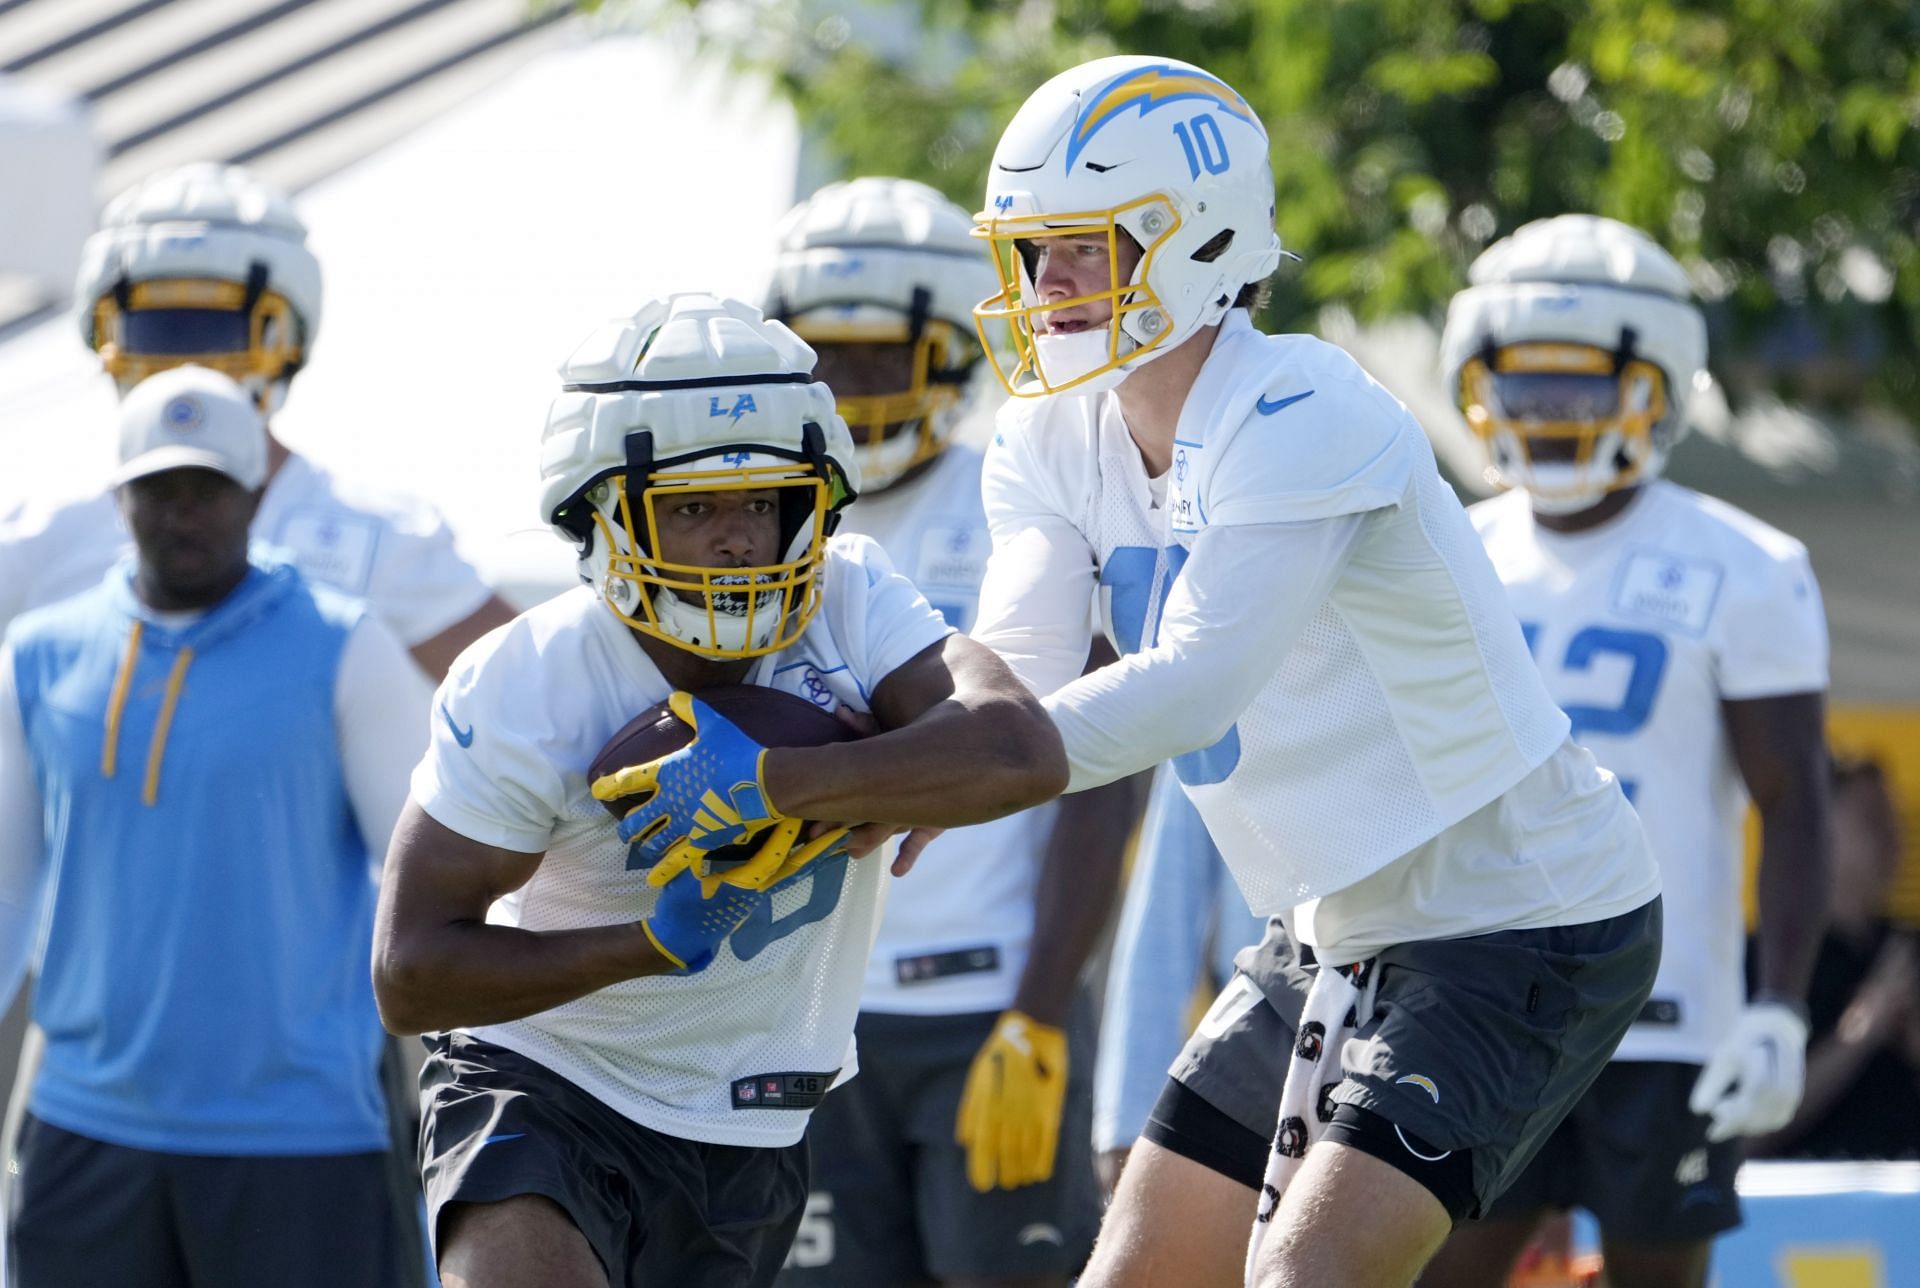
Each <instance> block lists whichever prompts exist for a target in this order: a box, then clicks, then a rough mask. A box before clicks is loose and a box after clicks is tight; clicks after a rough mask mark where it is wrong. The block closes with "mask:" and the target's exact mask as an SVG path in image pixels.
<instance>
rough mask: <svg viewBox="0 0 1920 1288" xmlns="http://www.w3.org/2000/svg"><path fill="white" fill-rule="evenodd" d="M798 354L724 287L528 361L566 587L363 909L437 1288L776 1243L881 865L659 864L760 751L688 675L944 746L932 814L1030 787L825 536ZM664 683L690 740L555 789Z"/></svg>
mask: <svg viewBox="0 0 1920 1288" xmlns="http://www.w3.org/2000/svg"><path fill="white" fill-rule="evenodd" d="M812 366H813V352H812V350H810V349H809V348H808V347H807V346H806V345H805V344H804V343H803V342H801V341H800V340H799V339H798V338H796V337H795V336H794V335H793V333H792V332H790V331H789V330H787V328H786V327H784V326H782V325H780V324H779V323H777V322H769V321H765V320H763V319H762V317H761V315H760V313H759V311H758V310H757V309H755V308H753V307H752V306H750V305H746V304H741V303H738V302H735V301H732V300H721V299H716V298H714V297H711V296H705V295H678V296H673V297H671V298H669V299H668V300H666V301H664V302H660V303H653V304H649V305H647V306H646V307H645V308H643V309H641V310H640V311H639V312H638V313H636V314H635V315H634V316H633V317H632V318H630V319H623V320H621V321H619V322H615V323H611V324H609V325H607V326H605V327H603V328H601V329H600V330H599V331H597V332H596V333H595V334H594V335H593V336H592V338H590V339H589V340H588V341H587V342H586V343H585V344H583V345H582V346H581V347H580V348H579V349H578V350H577V351H576V352H575V353H574V355H573V356H572V357H571V358H570V359H568V361H567V363H566V364H565V366H564V367H563V368H562V381H563V388H562V392H561V393H560V394H559V396H558V397H556V398H555V399H554V402H553V405H552V408H551V410H550V412H549V414H548V417H547V425H546V432H545V435H544V438H543V440H542V444H541V458H540V473H541V514H542V517H543V518H544V519H545V520H546V521H547V522H548V523H549V524H550V525H552V527H553V528H554V530H555V532H556V533H558V534H559V535H560V536H561V537H562V538H563V539H564V540H566V541H567V542H568V543H569V544H570V545H572V546H573V547H574V548H575V549H576V550H577V551H578V552H579V554H580V559H581V574H582V579H583V580H584V581H585V582H586V583H587V584H586V585H584V586H582V587H580V588H577V589H576V590H574V591H572V592H571V593H568V594H565V595H561V596H559V597H558V598H555V599H553V600H550V601H548V602H547V603H545V604H542V605H540V606H539V607H537V608H534V609H532V610H530V611H528V612H527V613H524V614H522V615H521V616H520V617H518V618H516V619H515V620H514V621H513V622H512V623H511V624H509V625H507V626H505V627H503V628H501V629H500V630H497V631H494V632H492V633H491V634H489V635H488V636H487V637H486V638H484V639H483V640H481V641H480V642H479V643H478V644H476V645H475V646H474V647H472V648H471V649H469V650H467V652H466V653H465V654H464V655H463V656H462V657H461V659H460V661H459V662H458V664H457V665H456V666H455V668H454V670H453V672H452V673H451V674H450V675H449V676H448V677H447V679H446V681H445V682H444V683H443V684H442V685H441V687H440V692H439V695H438V700H437V704H436V709H435V715H434V720H433V739H432V743H431V745H430V747H429V749H428V752H427V755H426V758H425V759H424V760H423V761H422V762H421V763H420V765H419V767H418V768H417V769H416V770H415V772H414V777H413V788H412V800H411V802H410V803H409V805H408V807H407V810H406V812H405V814H404V815H403V817H402V819H401V822H400V825H399V828H398V829H397V833H396V839H395V842H394V848H393V850H392V852H391V854H390V855H389V857H388V860H387V867H386V872H385V881H384V885H383V889H382V897H381V917H380V923H379V926H378V928H377V930H376V946H375V958H374V960H375V965H374V982H375V992H376V995H377V996H378V998H379V1001H380V1004H381V1009H382V1014H383V1016H384V1017H385V1019H386V1021H387V1023H388V1025H389V1027H391V1028H393V1029H394V1030H396V1031H402V1032H409V1033H417V1032H423V1031H424V1032H430V1033H433V1034H434V1037H433V1038H432V1039H431V1042H430V1045H431V1048H432V1053H431V1055H430V1056H429V1059H428V1063H427V1067H426V1070H425V1072H424V1074H423V1083H422V1085H423V1086H424V1088H425V1104H426V1127H425V1133H424V1139H425V1141H426V1142H427V1143H426V1145H425V1147H424V1151H423V1172H424V1182H425V1188H426V1195H427V1202H428V1206H429V1209H430V1213H431V1221H432V1229H433V1231H434V1235H435V1243H436V1248H437V1250H438V1256H439V1264H440V1269H441V1272H442V1274H443V1276H444V1277H445V1278H446V1280H447V1282H449V1283H460V1284H464V1285H468V1286H469V1288H491V1286H495V1285H501V1286H504V1285H524V1284H536V1283H537V1284H541V1285H543V1286H551V1288H586V1286H588V1285H592V1286H594V1288H604V1285H607V1284H609V1283H611V1284H614V1285H621V1286H627V1288H638V1285H642V1284H646V1285H657V1284H710V1283H711V1284H719V1283H726V1284H740V1285H765V1284H768V1283H770V1282H771V1281H772V1279H773V1276H774V1275H775V1273H776V1272H777V1271H778V1270H779V1267H780V1264H781V1261H782V1259H783V1258H784V1257H785V1255H786V1253H787V1249H788V1246H789V1244H790V1243H791V1242H792V1240H793V1237H794V1233H795V1230H796V1228H797V1227H798V1225H799V1223H800V1220H801V1216H802V1212H803V1210H804V1208H805V1205H806V1200H807V1165H806V1153H805V1146H804V1145H802V1144H801V1137H802V1133H803V1131H804V1129H805V1127H806V1122H807V1111H809V1110H811V1109H812V1108H813V1107H814V1106H815V1105H816V1104H818V1103H819V1101H820V1099H821V1098H822V1096H824V1095H825V1094H826V1092H827V1089H828V1088H829V1087H830V1086H832V1085H833V1084H834V1082H835V1080H836V1078H839V1077H843V1076H851V1075H852V1073H853V1071H854V1067H855V1065H854V1060H853V1050H852V1045H851V1038H852V1034H853V1022H854V1016H855V1013H856V1011H857V1009H858V1004H859V995H860V984H861V979H862V977H863V975H864V973H865V970H866V961H867V955H868V949H869V947H870V946H871V944H872V939H873V927H874V922H875V921H876V919H877V918H878V916H879V913H880V907H881V902H882V900H881V886H882V883H883V881H884V880H885V877H886V872H885V868H884V867H883V866H882V865H881V864H880V863H878V862H855V861H853V860H852V859H851V858H850V849H855V850H857V849H858V848H859V843H858V842H848V843H845V844H843V843H842V842H841V838H842V837H843V836H844V831H843V830H841V829H829V830H824V831H821V832H819V833H817V834H815V835H813V836H812V837H811V839H809V840H806V841H804V842H803V841H802V840H801V839H800V838H799V837H798V835H797V833H798V826H797V825H795V827H793V828H791V829H788V830H787V831H785V832H783V833H780V834H779V845H778V847H777V848H776V847H775V846H773V845H762V846H761V847H760V852H759V854H758V856H757V857H756V859H755V861H754V862H751V863H748V864H746V865H745V866H743V867H740V868H737V869H735V870H733V871H732V872H730V873H726V874H716V873H709V872H708V871H706V868H705V865H704V864H702V865H701V867H700V869H699V870H698V871H697V872H688V871H685V870H684V865H669V864H666V863H663V862H661V860H662V858H663V856H664V854H665V852H666V849H667V848H668V847H667V841H668V840H670V839H672V838H673V837H677V836H678V835H679V834H680V833H681V832H684V831H685V829H686V827H687V823H688V820H689V819H690V818H692V817H696V816H697V817H703V818H705V819H707V820H708V821H709V822H710V823H712V822H716V821H717V819H718V818H720V817H722V816H724V817H727V818H732V819H734V820H735V823H734V824H733V825H732V827H733V830H732V833H731V835H732V836H733V837H734V840H735V841H739V840H741V839H744V838H746V837H747V835H748V828H746V827H745V826H743V825H742V824H741V821H740V820H741V819H742V817H743V816H745V815H748V814H750V813H751V808H750V804H749V801H748V798H749V797H750V796H751V795H752V794H753V793H754V791H755V790H756V788H755V786H754V784H755V783H756V781H757V779H758V777H759V774H760V769H761V764H760V762H761V761H762V760H763V759H764V753H761V754H758V755H756V754H751V753H749V752H748V751H747V750H746V749H747V748H748V747H750V745H751V744H749V743H748V741H747V740H746V738H745V735H744V734H741V733H740V731H739V730H738V729H737V728H736V727H735V726H734V725H732V723H731V722H730V721H728V720H726V719H724V718H723V717H721V716H720V715H719V714H717V713H716V712H715V711H714V710H713V709H712V708H711V707H709V706H707V705H706V704H705V703H703V702H702V701H701V700H700V694H701V691H703V690H705V689H709V688H712V687H715V686H724V685H737V684H744V683H751V684H759V685H765V686H768V687H770V688H773V689H777V690H780V691H782V692H785V693H788V694H793V695H797V696H799V697H803V698H805V699H807V700H808V701H810V702H813V703H815V704H816V705H817V706H820V707H822V708H823V709H826V710H829V711H834V712H836V713H839V712H846V713H857V714H849V716H848V717H847V718H848V719H849V720H851V721H854V722H856V723H869V724H875V725H877V726H878V727H879V728H881V729H899V730H902V731H905V730H917V731H922V732H924V733H925V734H926V736H928V737H930V738H931V739H932V740H933V741H935V742H937V743H939V744H942V745H946V746H950V747H951V748H952V750H953V752H954V754H955V755H956V756H957V757H958V758H959V759H958V761H957V763H961V764H966V765H969V766H973V767H974V769H973V771H972V772H971V773H969V774H967V775H965V776H961V777H957V778H956V779H955V780H954V781H953V782H952V783H951V784H950V786H951V787H952V790H953V795H954V799H955V802H956V804H957V805H958V806H959V807H960V808H968V809H980V808H982V802H983V801H991V802H995V803H1000V802H1006V803H1009V804H1014V805H1018V806H1025V805H1028V804H1032V803H1034V802H1035V801H1036V800H1037V799H1038V798H1039V797H1041V796H1045V795H1048V794H1051V792H1053V791H1057V790H1058V788H1059V785H1060V783H1061V781H1062V780H1063V778H1064V767H1063V766H1062V765H1061V762H1060V747H1059V740H1058V738H1057V736H1056V735H1055V734H1054V733H1053V730H1052V726H1051V725H1050V724H1049V723H1048V721H1047V719H1046V717H1045V715H1044V714H1043V713H1042V712H1041V711H1040V709H1039V706H1038V704H1037V703H1036V702H1035V701H1034V700H1033V698H1032V697H1031V696H1030V695H1029V694H1027V693H1026V692H1025V691H1024V690H1023V689H1022V688H1021V687H1020V685H1019V683H1018V682H1017V681H1016V680H1015V679H1014V678H1013V677H1012V675H1011V674H1010V673H1009V672H1008V670H1007V669H1006V668H1005V667H1004V666H1003V665H1002V664H1001V663H1000V662H999V661H998V660H997V659H995V658H994V656H993V655H992V654H991V653H990V652H988V651H987V650H986V649H984V648H982V647H981V646H979V645H977V644H974V643H972V642H971V641H969V640H967V639H966V638H965V637H963V636H959V635H956V634H954V633H953V631H952V628H951V627H949V626H948V625H947V623H946V621H945V620H944V619H943V618H942V617H941V615H940V614H939V613H938V612H937V611H935V610H934V609H933V608H932V607H931V606H929V605H928V603H927V601H926V600H925V599H924V598H922V597H921V596H920V594H919V593H918V592H917V591H916V590H915V589H914V588H913V586H912V584H911V583H909V582H908V581H907V580H906V579H905V578H903V577H901V576H900V575H898V574H897V573H895V572H893V571H892V569H891V568H890V567H889V566H888V564H887V561H886V557H885V555H884V554H882V553H881V551H880V550H879V548H878V547H877V546H875V545H874V544H873V543H872V542H870V541H867V540H865V539H863V538H858V537H839V538H834V539H832V540H829V537H830V536H831V534H832V533H833V531H834V528H835V527H836V525H837V523H838V520H839V516H840V511H841V510H842V508H843V507H844V506H845V505H846V504H847V503H848V502H849V501H851V500H852V499H853V497H854V494H855V492H856V491H857V489H858V487H859V472H858V467H857V466H856V465H855V463H854V460H853V442H852V439H851V438H850V437H849V436H848V433H847V429H846V426H845V424H844V423H843V422H842V421H841V419H840V418H839V416H838V415H836V414H835V412H834V407H833V396H832V394H830V393H829V392H828V390H827V387H826V386H825V385H822V384H819V383H817V382H815V381H813V379H812V377H811V376H810V374H809V372H810V370H811V368H812ZM663 700H671V701H672V702H673V704H674V709H675V710H676V711H677V712H678V713H679V714H680V715H681V717H682V719H684V720H686V721H687V722H688V723H690V724H693V725H694V726H695V728H696V729H697V730H698V735H699V739H698V742H697V743H696V744H694V745H693V746H692V747H689V748H688V749H686V750H685V751H683V752H680V753H676V754H675V755H673V756H670V757H667V758H666V759H665V760H662V761H660V762H657V763H656V764H654V765H649V766H636V767H632V768H631V769H622V770H618V771H616V772H614V773H612V774H609V775H607V776H605V777H603V778H601V779H599V780H597V781H594V782H589V781H588V777H587V773H588V769H589V767H590V766H591V765H592V764H593V762H594V760H595V757H596V755H597V754H598V753H599V751H600V750H601V748H602V747H603V746H604V745H605V744H606V743H607V742H608V741H609V739H610V738H611V737H612V735H613V734H614V733H615V732H616V731H618V730H619V729H620V728H621V727H622V726H623V725H625V724H626V723H627V721H628V720H629V719H630V718H631V717H633V716H634V715H635V714H637V713H640V712H643V711H646V710H648V709H650V708H652V707H654V706H656V705H657V704H659V703H660V702H662V701H663ZM882 736H887V735H882ZM845 745H847V746H857V745H859V744H858V743H857V742H855V743H848V744H845ZM751 751H752V753H759V752H760V749H759V748H757V747H753V748H752V749H751ZM989 761H993V762H994V763H992V764H989V763H987V762H989ZM720 785H730V786H720ZM630 797H631V798H632V799H634V800H638V801H641V802H643V803H644V804H645V805H646V806H647V807H648V808H649V809H651V810H652V811H654V816H656V817H657V816H662V815H663V812H664V816H665V817H667V818H668V820H669V826H668V828H667V829H666V831H667V832H669V833H671V834H672V835H671V836H668V837H662V836H660V835H658V834H657V833H656V831H655V830H654V829H653V828H652V827H650V826H649V825H648V820H647V819H646V818H637V816H638V815H640V814H641V811H639V810H635V811H632V812H629V813H628V815H627V817H626V819H625V821H624V822H621V823H620V824H619V825H618V826H617V827H616V825H615V823H614V822H613V821H612V820H610V819H609V817H608V815H607V813H606V808H605V806H603V804H602V800H611V801H616V802H625V801H626V800H627V799H628V798H630ZM868 835H869V836H871V835H872V833H871V832H870V833H869V834H868ZM630 842H631V846H630V845H629V843H630ZM866 843H867V844H870V843H871V842H870V841H868V842H866ZM763 860H764V862H763ZM703 878H704V879H703Z"/></svg>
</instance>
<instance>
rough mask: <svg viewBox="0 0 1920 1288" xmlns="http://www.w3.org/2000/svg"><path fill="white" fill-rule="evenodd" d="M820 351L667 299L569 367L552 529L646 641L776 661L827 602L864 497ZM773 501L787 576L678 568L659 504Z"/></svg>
mask: <svg viewBox="0 0 1920 1288" xmlns="http://www.w3.org/2000/svg"><path fill="white" fill-rule="evenodd" d="M812 370H813V350H811V349H809V348H808V347H807V346H806V344H805V343H804V342H803V341H801V340H800V338H799V337H797V336H796V335H794V334H793V332H791V331H789V330H788V329H787V328H786V327H785V326H783V325H781V324H780V323H778V322H769V321H767V320H765V319H764V318H762V317H761V315H760V310H758V309H756V308H754V307H753V306H752V305H750V304H742V303H740V302H739V301H737V300H723V299H717V298H715V297H713V296H711V295H697V294H685V295H671V296H668V297H667V298H666V299H665V300H664V301H656V302H653V303H650V304H648V305H646V307H644V308H642V309H641V310H640V311H639V312H638V313H636V314H634V315H633V316H632V317H631V318H623V319H619V320H617V321H613V322H609V323H607V324H606V325H605V326H603V327H601V328H600V329H599V330H598V331H596V332H594V334H593V335H592V336H591V337H589V338H588V339H587V341H586V343H585V344H582V345H581V346H580V347H579V348H578V349H576V350H574V352H573V356H571V357H570V358H568V359H567V360H566V362H565V363H564V364H563V365H562V366H561V368H560V377H561V381H562V390H563V392H562V393H561V394H560V395H559V397H557V398H555V399H554V400H553V404H552V406H551V407H550V408H549V409H548V412H547V425H546V430H545V432H544V433H543V435H542V436H541V443H540V517H541V518H542V519H544V520H545V521H546V522H547V523H548V524H550V525H552V527H553V529H554V531H555V532H557V533H559V535H560V536H561V537H562V538H563V539H565V540H566V541H567V542H568V543H569V544H571V545H573V546H574V547H575V548H576V549H577V550H578V551H579V554H580V577H581V580H583V581H585V582H587V583H589V584H590V585H592V586H593V588H594V589H595V590H596V591H598V592H599V594H600V597H601V598H602V599H603V600H604V601H605V602H606V604H607V606H608V607H609V608H611V609H612V610H613V612H614V615H615V616H617V617H619V619H620V620H621V621H623V622H625V623H626V624H627V625H629V626H631V627H632V628H633V629H634V630H636V631H639V632H640V633H641V634H643V635H647V636H651V637H652V638H655V639H659V640H664V641H665V642H667V643H669V644H672V645H673V646H675V647H676V648H683V649H686V650H688V651H689V652H692V653H697V654H699V655H700V656H702V657H708V658H749V657H758V656H760V655H761V654H764V653H772V652H776V651H777V650H779V649H782V648H785V647H787V645H789V644H791V643H793V642H794V641H795V640H796V639H798V638H799V637H800V633H801V632H802V631H803V630H805V629H806V625H807V622H808V620H809V619H811V618H812V616H813V613H814V610H815V609H816V608H817V607H818V606H819V603H820V591H821V587H820V575H819V574H820V564H821V559H822V552H823V550H824V548H825V545H826V539H827V537H828V536H830V535H831V534H832V533H833V530H834V528H835V527H836V526H837V525H838V524H839V521H840V511H841V509H842V508H844V507H845V506H846V505H847V503H848V502H850V501H852V500H853V498H854V495H855V493H856V492H857V491H858V489H859V486H860V476H859V467H858V466H857V465H856V464H855V463H854V450H853V440H852V438H851V437H849V435H848V433H847V427H846V423H845V422H844V421H842V420H841V419H840V417H839V416H838V415H837V414H835V412H834V408H833V394H832V393H831V392H830V391H829V390H828V389H827V387H826V386H825V385H823V384H820V383H819V382H818V381H815V380H814V379H813V378H812V376H811V375H810V374H809V373H811V371H812ZM761 489H767V490H772V491H774V492H775V493H776V497H777V500H778V504H779V519H780V548H781V551H782V554H781V556H780V558H779V560H778V561H777V562H774V563H769V564H764V565H758V566H753V567H725V568H721V567H709V566H705V565H694V564H689V563H670V562H667V561H666V560H663V559H661V558H659V557H657V552H658V551H659V550H660V539H659V533H660V510H659V508H658V507H659V506H660V504H661V502H662V501H663V499H669V498H671V497H672V496H673V495H674V494H675V493H676V492H677V493H679V494H681V495H685V494H686V493H689V492H701V493H712V492H730V491H746V490H761Z"/></svg>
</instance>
